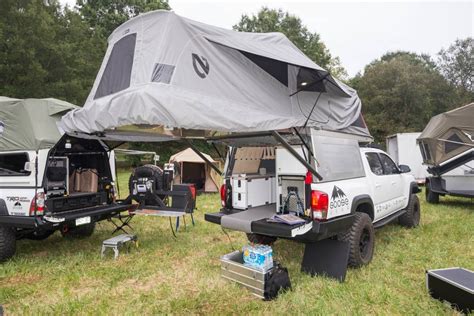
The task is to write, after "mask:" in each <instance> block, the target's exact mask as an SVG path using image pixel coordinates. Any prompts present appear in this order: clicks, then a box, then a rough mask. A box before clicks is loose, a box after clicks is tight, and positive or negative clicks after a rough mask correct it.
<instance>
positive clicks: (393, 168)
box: [379, 153, 405, 215]
mask: <svg viewBox="0 0 474 316" xmlns="http://www.w3.org/2000/svg"><path fill="white" fill-rule="evenodd" d="M379 156H380V161H381V162H382V166H383V170H384V177H386V178H387V179H388V183H389V187H388V188H389V189H388V190H389V192H390V193H389V196H390V200H389V204H388V207H387V210H388V213H386V214H385V215H388V214H390V213H392V212H395V211H398V210H400V209H401V208H402V207H403V204H404V202H405V200H404V194H403V192H402V190H403V187H402V183H403V181H402V180H403V179H402V175H401V174H400V170H399V169H398V167H397V165H396V164H395V163H394V162H393V160H392V158H390V157H389V156H388V155H386V154H384V153H379Z"/></svg>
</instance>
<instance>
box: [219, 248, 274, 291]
mask: <svg viewBox="0 0 474 316" xmlns="http://www.w3.org/2000/svg"><path fill="white" fill-rule="evenodd" d="M272 269H273V268H272ZM272 269H269V270H268V271H266V272H264V271H262V270H259V269H256V268H252V267H249V266H246V265H244V260H243V253H242V251H239V250H236V251H234V252H231V253H229V254H226V255H224V256H222V257H221V274H222V277H223V278H225V279H227V280H230V281H233V282H237V283H239V284H241V285H243V286H244V287H246V288H247V289H249V290H250V291H251V292H252V293H253V294H254V295H256V296H257V297H259V298H261V299H265V281H266V280H267V279H268V278H267V276H268V275H269V274H270V272H271V271H272Z"/></svg>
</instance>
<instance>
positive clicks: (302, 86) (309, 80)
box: [296, 68, 326, 92]
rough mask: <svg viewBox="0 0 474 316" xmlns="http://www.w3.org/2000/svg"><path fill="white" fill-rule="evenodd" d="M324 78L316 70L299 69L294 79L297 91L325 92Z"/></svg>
mask: <svg viewBox="0 0 474 316" xmlns="http://www.w3.org/2000/svg"><path fill="white" fill-rule="evenodd" d="M324 77H325V75H323V74H322V73H321V72H319V71H317V70H314V69H308V68H300V70H299V71H298V75H297V77H296V84H297V89H298V90H302V91H315V92H326V87H325V86H324V80H323V78H324Z"/></svg>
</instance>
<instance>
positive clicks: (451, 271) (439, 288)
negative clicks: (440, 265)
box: [426, 268, 474, 313]
mask: <svg viewBox="0 0 474 316" xmlns="http://www.w3.org/2000/svg"><path fill="white" fill-rule="evenodd" d="M426 287H427V288H428V291H429V292H430V294H431V296H432V297H434V298H436V299H438V300H442V301H448V302H449V303H451V305H452V306H453V307H456V308H457V309H459V310H460V311H462V312H464V313H469V312H471V311H474V272H472V271H470V270H467V269H463V268H446V269H437V270H428V271H426Z"/></svg>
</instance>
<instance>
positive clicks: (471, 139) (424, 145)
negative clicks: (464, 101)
mask: <svg viewBox="0 0 474 316" xmlns="http://www.w3.org/2000/svg"><path fill="white" fill-rule="evenodd" d="M417 141H418V144H419V145H420V150H421V154H422V156H423V161H424V163H426V164H429V165H433V166H436V165H440V164H443V163H444V162H446V161H448V160H450V159H452V158H454V157H456V156H459V155H460V154H463V153H464V152H467V151H471V150H474V103H471V104H468V105H465V106H463V107H460V108H457V109H454V110H451V111H448V112H445V113H441V114H438V115H436V116H434V117H432V118H431V120H430V121H429V123H428V125H426V127H425V129H424V130H423V132H422V133H421V135H420V137H418V139H417Z"/></svg>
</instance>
